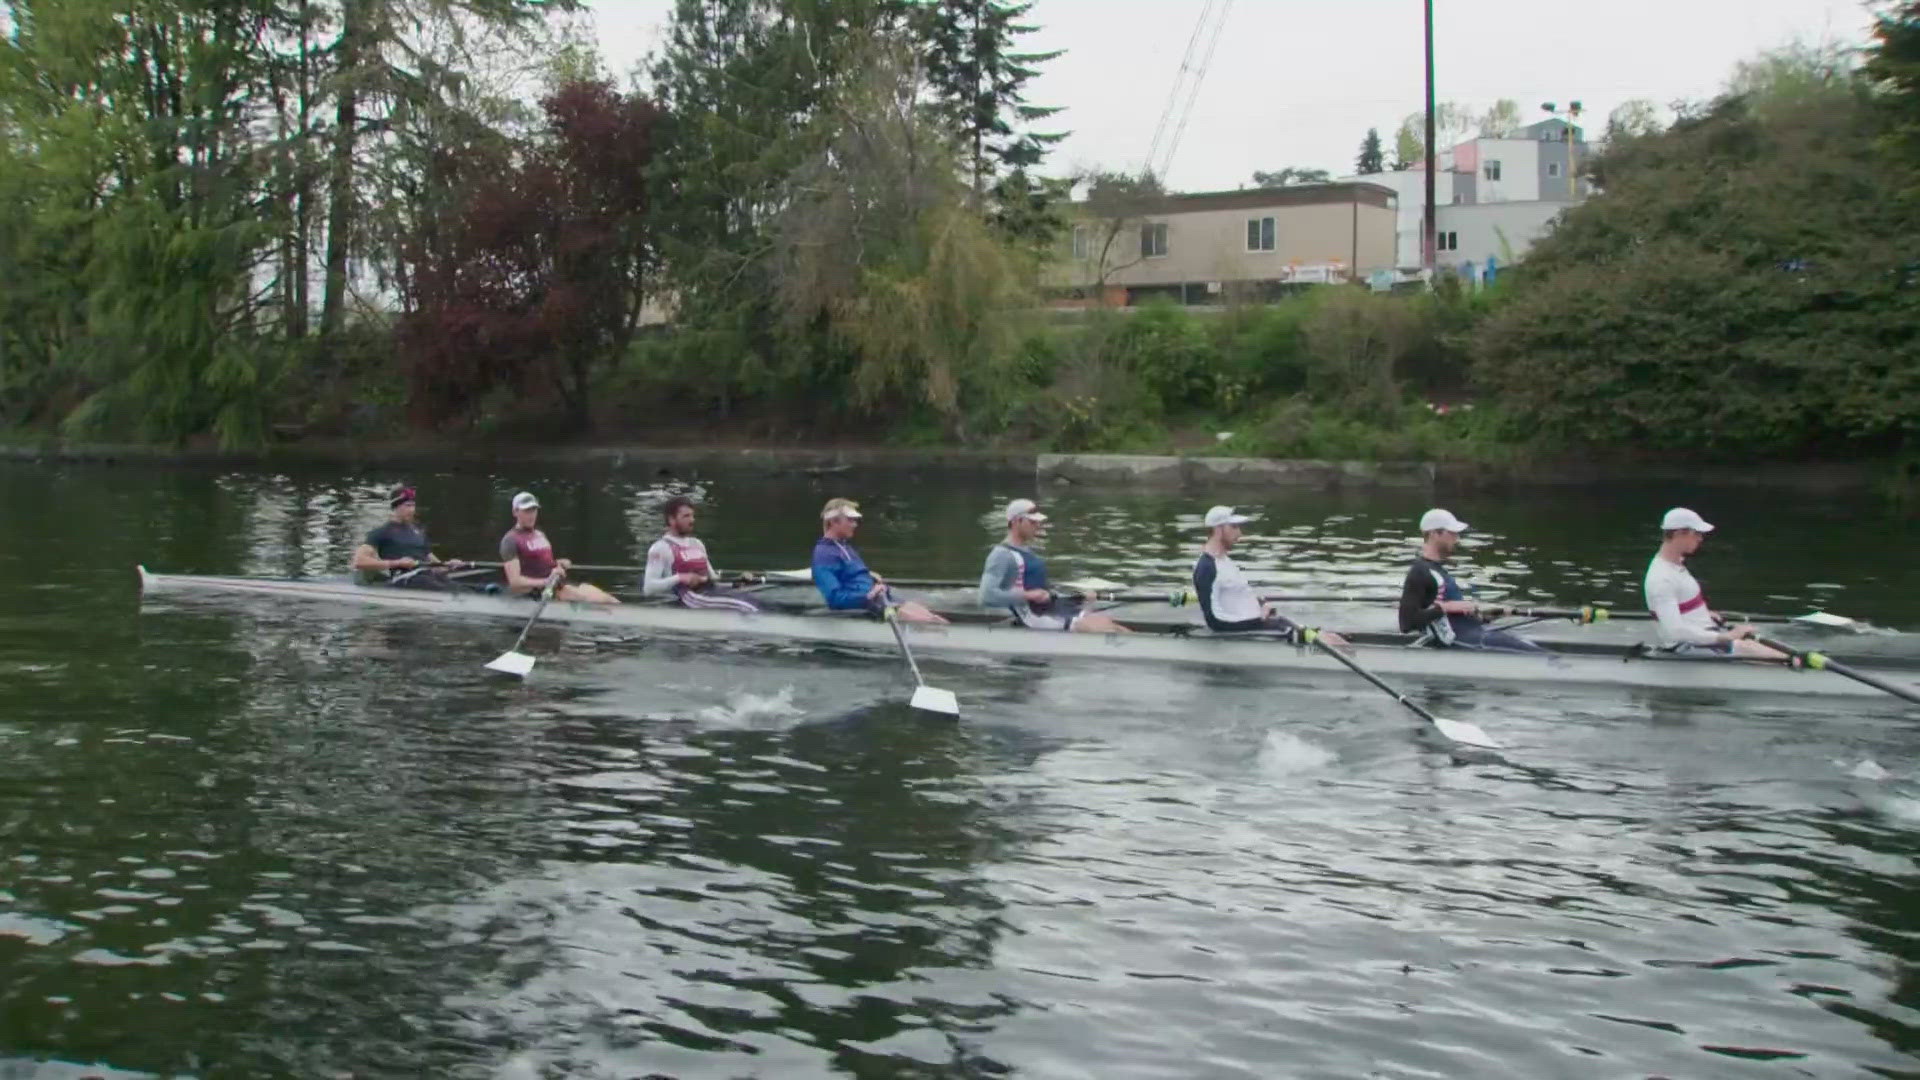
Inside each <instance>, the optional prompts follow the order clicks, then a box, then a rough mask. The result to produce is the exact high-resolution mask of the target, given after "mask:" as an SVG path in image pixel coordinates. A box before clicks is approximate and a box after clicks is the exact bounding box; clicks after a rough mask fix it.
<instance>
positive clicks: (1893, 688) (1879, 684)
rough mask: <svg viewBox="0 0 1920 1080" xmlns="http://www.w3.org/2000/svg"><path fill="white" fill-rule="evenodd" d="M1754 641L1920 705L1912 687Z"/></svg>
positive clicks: (1767, 641)
mask: <svg viewBox="0 0 1920 1080" xmlns="http://www.w3.org/2000/svg"><path fill="white" fill-rule="evenodd" d="M1753 640H1755V641H1757V642H1759V643H1760V644H1762V645H1765V646H1766V647H1767V648H1769V649H1775V650H1777V651H1779V652H1783V653H1786V654H1787V655H1788V656H1797V657H1799V658H1800V660H1801V662H1803V663H1805V664H1806V665H1807V666H1808V667H1810V668H1813V669H1814V670H1816V671H1831V672H1833V673H1834V674H1835V675H1844V676H1846V677H1847V678H1849V679H1852V680H1853V681H1854V682H1858V683H1865V684H1866V685H1868V686H1871V687H1873V688H1874V689H1875V690H1881V691H1885V692H1886V693H1889V694H1892V695H1893V696H1894V697H1897V698H1901V699H1903V700H1906V701H1911V702H1913V703H1914V704H1916V705H1920V692H1917V691H1915V690H1913V689H1911V688H1910V687H1905V686H1901V685H1899V684H1897V683H1890V682H1888V681H1887V680H1885V679H1882V678H1880V677H1879V676H1877V675H1869V674H1867V673H1866V672H1864V671H1861V670H1859V669H1858V668H1853V667H1849V666H1847V665H1846V664H1842V663H1840V662H1839V661H1838V660H1829V659H1827V658H1826V656H1825V655H1823V654H1821V653H1818V652H1802V651H1800V650H1798V649H1795V648H1794V647H1792V646H1791V645H1783V644H1781V643H1780V642H1778V641H1775V640H1773V639H1772V638H1763V637H1756V638H1754V639H1753Z"/></svg>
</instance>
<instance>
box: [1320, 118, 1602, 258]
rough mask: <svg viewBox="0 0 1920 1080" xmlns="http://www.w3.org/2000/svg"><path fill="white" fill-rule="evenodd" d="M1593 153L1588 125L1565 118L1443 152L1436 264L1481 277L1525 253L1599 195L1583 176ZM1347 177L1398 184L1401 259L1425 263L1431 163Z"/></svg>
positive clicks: (1437, 181)
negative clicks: (1567, 213) (1564, 214)
mask: <svg viewBox="0 0 1920 1080" xmlns="http://www.w3.org/2000/svg"><path fill="white" fill-rule="evenodd" d="M1569 134H1571V135H1572V138H1571V139H1569V138H1568V136H1569ZM1588 152H1589V147H1588V145H1587V143H1586V141H1585V138H1584V136H1583V132H1582V131H1581V129H1580V128H1578V127H1575V126H1573V125H1571V124H1568V123H1567V122H1566V121H1565V120H1561V119H1558V118H1555V119H1551V120H1543V121H1541V122H1540V123H1537V124H1533V125H1531V126H1529V127H1526V128H1523V129H1521V130H1520V132H1518V133H1517V134H1516V135H1515V136H1514V137H1512V138H1501V139H1495V138H1477V139H1470V140H1468V141H1466V142H1463V143H1460V144H1458V145H1457V146H1454V147H1452V148H1450V149H1447V150H1444V151H1441V153H1440V161H1439V167H1438V168H1437V169H1435V170H1434V243H1435V248H1436V251H1435V252H1434V263H1435V265H1437V266H1442V267H1452V268H1455V269H1457V270H1458V271H1459V272H1461V273H1469V272H1470V276H1472V277H1474V278H1475V279H1476V280H1477V279H1479V278H1481V277H1484V276H1485V271H1486V268H1487V266H1488V264H1489V262H1491V263H1492V264H1493V265H1494V266H1496V267H1497V266H1503V265H1508V264H1510V263H1511V262H1513V261H1514V260H1517V259H1520V258H1524V257H1525V256H1526V252H1527V249H1528V248H1530V247H1532V246H1533V244H1534V242H1535V241H1537V240H1539V239H1540V237H1542V236H1544V235H1546V233H1547V231H1548V229H1550V228H1551V227H1552V223H1553V220H1554V219H1555V218H1557V217H1559V215H1560V213H1561V211H1563V210H1565V209H1566V208H1567V207H1569V206H1572V205H1573V204H1575V203H1577V202H1580V201H1581V200H1584V199H1585V198H1586V197H1587V196H1588V195H1590V194H1592V185H1591V184H1589V183H1588V182H1587V181H1586V180H1584V179H1581V178H1580V177H1579V169H1580V163H1581V162H1582V161H1584V160H1585V159H1586V156H1587V154H1588ZM1345 179H1346V180H1348V181H1365V182H1368V183H1374V184H1379V185H1381V186H1383V187H1388V188H1392V189H1393V191H1394V192H1395V193H1396V194H1397V195H1398V196H1399V213H1398V217H1397V220H1396V223H1395V225H1396V228H1395V236H1396V239H1395V260H1396V262H1397V264H1398V266H1399V267H1400V269H1402V270H1418V269H1419V268H1420V267H1421V266H1422V265H1424V264H1425V260H1424V259H1422V258H1421V251H1420V246H1421V242H1422V239H1421V234H1422V231H1423V230H1422V229H1421V223H1422V221H1423V219H1424V217H1425V214H1426V198H1427V193H1426V169H1425V167H1424V166H1416V167H1415V168H1412V169H1404V170H1399V171H1395V172H1385V173H1375V174H1372V175H1368V176H1353V177H1347V178H1345Z"/></svg>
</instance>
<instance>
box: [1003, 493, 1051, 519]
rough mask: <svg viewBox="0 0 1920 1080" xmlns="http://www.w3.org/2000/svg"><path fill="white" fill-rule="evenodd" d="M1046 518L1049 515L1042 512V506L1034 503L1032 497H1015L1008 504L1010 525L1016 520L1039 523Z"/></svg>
mask: <svg viewBox="0 0 1920 1080" xmlns="http://www.w3.org/2000/svg"><path fill="white" fill-rule="evenodd" d="M1045 520H1047V515H1045V514H1043V513H1041V512H1040V508H1039V507H1038V506H1035V505H1034V502H1033V500H1032V499H1015V500H1013V501H1012V502H1010V503H1008V504H1007V524H1009V525H1011V524H1013V523H1014V522H1016V521H1032V522H1035V523H1038V522H1042V521H1045Z"/></svg>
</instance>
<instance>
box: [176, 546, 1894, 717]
mask: <svg viewBox="0 0 1920 1080" xmlns="http://www.w3.org/2000/svg"><path fill="white" fill-rule="evenodd" d="M139 570H140V588H141V591H142V593H143V594H145V593H161V592H174V593H229V594H251V595H257V596H267V597H272V598H275V599H280V600H307V601H313V602H316V603H332V604H349V605H356V606H372V607H380V608H389V609H396V610H410V611H418V612H422V613H425V614H431V615H440V616H449V615H450V616H468V617H478V618H496V619H515V620H524V619H526V617H527V613H528V612H529V611H531V610H532V608H531V606H530V602H529V601H527V600H524V599H519V598H514V597H503V596H493V595H487V594H477V593H443V592H429V591H424V590H415V589H396V588H393V587H391V586H386V585H360V584H356V583H353V582H349V581H326V580H307V581H295V580H287V579H282V578H246V577H207V576H198V575H187V574H154V573H149V572H148V571H147V569H146V568H145V567H140V568H139ZM542 618H543V619H544V620H547V621H553V622H566V623H575V624H579V625H584V626H607V627H617V628H620V629H625V630H642V631H648V632H654V633H664V634H675V635H688V636H700V635H708V636H711V635H716V634H717V635H721V636H725V637H730V638H742V637H746V638H763V639H770V640H787V641H807V642H816V643H819V644H828V645H842V646H847V647H851V648H870V649H874V650H879V651H885V652H887V653H889V654H891V653H893V652H894V651H895V649H896V648H897V646H896V643H895V642H894V639H893V631H892V630H891V629H890V628H889V627H888V626H887V625H886V624H885V623H882V622H879V621H877V620H873V619H869V618H866V617H865V616H864V615H858V614H855V615H845V614H838V613H836V614H812V615H790V614H774V613H764V614H758V615H749V614H743V613H739V612H730V611H711V610H703V611H693V610H688V609H686V608H681V607H676V606H666V605H653V604H619V605H612V606H602V605H598V604H581V603H573V602H563V601H559V600H556V601H554V602H553V603H552V604H550V605H549V606H548V608H547V611H546V614H545V615H544V616H543V617H542ZM906 629H907V632H908V633H909V634H910V635H911V636H912V640H913V648H914V650H915V651H916V652H921V653H941V652H947V653H972V654H976V655H986V656H1018V657H1026V658H1058V659H1088V660H1116V661H1121V662H1149V663H1172V664H1199V665H1208V666H1216V667H1237V668H1267V669H1282V670H1289V671H1299V672H1304V673H1315V672H1320V673H1325V674H1327V675H1329V676H1333V675H1338V676H1341V677H1347V674H1346V672H1345V670H1344V669H1343V668H1342V667H1340V665H1339V664H1338V663H1337V662H1336V661H1335V660H1333V659H1332V658H1331V657H1327V656H1323V655H1320V654H1319V653H1318V652H1316V651H1312V650H1306V649H1297V648H1293V647H1291V646H1288V645H1286V644H1283V643H1280V642H1277V641H1274V640H1271V639H1265V640H1249V639H1246V638H1243V637H1236V636H1229V635H1217V634H1215V635H1210V634H1207V633H1206V632H1205V631H1199V632H1196V633H1193V634H1190V635H1187V636H1176V635H1173V634H1158V633H1137V634H1066V633H1053V632H1047V631H1040V630H1028V629H1025V628H1023V627H1017V626H1012V625H1005V624H1001V625H984V626H983V625H957V624H956V625H950V626H926V625H919V624H909V625H908V626H907V627H906ZM1355 648H1356V654H1355V655H1356V656H1357V657H1358V658H1359V659H1360V660H1361V662H1362V663H1364V664H1365V665H1366V666H1367V667H1368V668H1369V669H1370V670H1372V671H1374V672H1376V673H1377V674H1379V675H1381V676H1393V675H1397V676H1401V677H1408V678H1420V679H1429V680H1431V679H1449V680H1459V681H1465V682H1472V683H1480V682H1485V681H1489V680H1492V681H1503V682H1504V681H1515V682H1545V683H1569V684H1584V685H1596V686H1630V687H1648V688H1668V689H1680V690H1714V691H1730V692H1752V693H1763V694H1822V695H1847V696H1859V695H1871V696H1879V697H1884V696H1885V695H1882V694H1881V693H1880V692H1879V691H1877V690H1873V689H1871V688H1869V687H1866V686H1863V685H1861V684H1859V683H1855V682H1853V681H1851V680H1848V679H1842V678H1837V677H1834V676H1832V675H1831V674H1823V673H1819V672H1800V671H1792V670H1789V669H1787V668H1786V667H1784V666H1780V665H1774V664H1762V663H1751V662H1747V661H1739V660H1724V659H1717V658H1701V659H1694V658H1674V657H1658V656H1653V657H1640V658H1636V659H1631V660H1627V661H1625V662H1623V661H1622V656H1623V655H1624V653H1625V650H1622V651H1621V653H1615V654H1611V655H1580V656H1551V657H1549V656H1534V655H1519V654H1511V653H1495V652H1473V651H1469V650H1463V649H1444V650H1443V649H1428V648H1416V647H1410V646H1388V645H1375V646H1368V645H1360V646H1356V647H1355Z"/></svg>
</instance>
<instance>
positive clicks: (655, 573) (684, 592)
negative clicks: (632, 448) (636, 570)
mask: <svg viewBox="0 0 1920 1080" xmlns="http://www.w3.org/2000/svg"><path fill="white" fill-rule="evenodd" d="M660 514H661V516H662V517H664V518H666V521H667V531H666V533H665V534H664V535H662V536H661V537H660V539H658V540H655V541H654V542H653V546H652V547H650V548H648V549H647V570H646V577H645V578H644V579H642V584H641V589H642V591H643V592H645V593H646V594H647V595H648V596H671V597H672V598H673V599H674V600H675V601H676V602H678V603H679V604H680V605H681V606H682V607H689V608H702V609H714V610H720V611H740V612H746V613H749V614H751V613H754V612H757V611H759V610H760V605H759V604H757V603H755V602H754V601H753V600H752V598H750V597H748V596H747V595H746V594H745V593H741V592H737V591H735V590H733V589H727V588H722V587H721V586H720V585H718V584H716V582H718V581H719V579H720V571H718V570H715V569H714V568H713V563H712V562H711V561H709V560H708V558H707V545H706V544H705V543H703V542H702V541H701V539H700V538H699V537H697V536H695V535H693V522H694V512H693V500H692V499H689V498H687V497H686V496H685V495H675V496H674V497H673V498H671V499H668V500H667V503H666V505H665V506H662V507H661V508H660Z"/></svg>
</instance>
